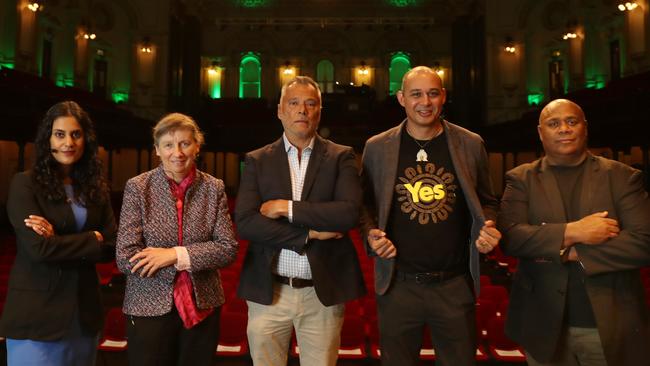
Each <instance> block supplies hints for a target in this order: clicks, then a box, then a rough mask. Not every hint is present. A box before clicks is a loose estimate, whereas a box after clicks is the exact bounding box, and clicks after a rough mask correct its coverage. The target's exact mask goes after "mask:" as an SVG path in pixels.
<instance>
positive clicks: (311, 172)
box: [300, 136, 327, 201]
mask: <svg viewBox="0 0 650 366" xmlns="http://www.w3.org/2000/svg"><path fill="white" fill-rule="evenodd" d="M325 144H326V142H325V141H324V140H323V139H322V138H321V137H320V136H316V137H315V140H314V150H313V151H312V152H311V155H310V156H309V165H307V172H306V173H305V182H304V183H303V185H302V194H301V197H300V200H302V201H305V200H307V197H309V192H310V191H311V188H312V186H313V185H314V182H315V181H316V173H318V168H319V167H320V164H321V162H322V161H323V159H325V156H326V155H327V149H326V147H325Z"/></svg>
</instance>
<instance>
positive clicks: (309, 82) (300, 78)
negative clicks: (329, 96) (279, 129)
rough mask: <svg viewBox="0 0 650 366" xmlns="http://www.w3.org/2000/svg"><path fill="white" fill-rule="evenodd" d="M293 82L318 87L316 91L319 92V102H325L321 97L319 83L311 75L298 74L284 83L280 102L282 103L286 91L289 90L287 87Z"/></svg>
mask: <svg viewBox="0 0 650 366" xmlns="http://www.w3.org/2000/svg"><path fill="white" fill-rule="evenodd" d="M293 84H300V85H311V86H313V87H314V89H316V92H317V93H318V102H319V103H320V104H322V103H323V99H322V98H321V92H320V87H319V86H318V83H317V82H315V81H314V79H312V78H310V77H309V76H296V77H293V78H291V80H289V81H287V82H286V83H285V84H284V85H282V91H281V92H280V103H282V99H283V98H284V93H285V92H286V91H287V88H288V87H290V86H291V85H293Z"/></svg>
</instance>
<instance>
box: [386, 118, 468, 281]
mask: <svg viewBox="0 0 650 366" xmlns="http://www.w3.org/2000/svg"><path fill="white" fill-rule="evenodd" d="M419 144H420V145H422V146H424V148H423V150H424V151H425V152H426V154H427V155H428V161H420V162H418V161H416V156H417V155H418V151H419V150H420V146H419V145H418V144H417V143H416V142H415V140H414V139H413V138H412V137H411V136H410V135H409V134H408V132H407V131H406V129H405V128H403V129H402V140H401V143H400V150H399V163H398V166H397V178H396V181H395V186H394V187H395V188H394V191H393V203H392V207H391V213H390V217H389V220H388V225H387V236H388V238H390V239H391V240H392V241H393V244H394V245H395V247H396V248H397V258H396V260H397V268H398V269H399V270H400V271H404V272H409V273H419V272H432V271H466V270H467V268H468V262H469V244H468V241H469V234H470V224H469V222H470V216H469V211H468V209H467V204H466V202H465V196H464V194H463V191H462V189H461V187H460V184H459V183H458V178H457V176H456V170H455V169H454V165H453V163H452V161H451V155H450V154H449V147H448V143H447V137H446V134H445V133H443V134H441V135H440V136H438V137H436V138H434V139H433V140H430V141H429V142H427V141H419Z"/></svg>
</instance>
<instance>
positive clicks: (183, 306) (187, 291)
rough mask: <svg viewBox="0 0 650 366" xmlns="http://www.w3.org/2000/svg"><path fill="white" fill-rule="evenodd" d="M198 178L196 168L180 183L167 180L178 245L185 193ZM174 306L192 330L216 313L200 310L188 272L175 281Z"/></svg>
mask: <svg viewBox="0 0 650 366" xmlns="http://www.w3.org/2000/svg"><path fill="white" fill-rule="evenodd" d="M194 178H196V167H195V166H194V167H192V169H191V170H190V174H188V175H187V177H185V178H184V179H183V180H182V181H181V182H180V183H176V182H175V181H174V180H173V179H171V178H167V180H168V181H169V187H170V188H171V190H172V194H173V195H174V198H175V199H176V215H177V218H178V245H179V246H183V204H184V202H185V193H186V192H187V189H188V188H189V187H190V186H191V185H192V183H193V182H194ZM174 304H175V305H176V310H177V311H178V315H179V316H180V318H181V320H183V326H184V327H185V328H186V329H190V328H192V327H193V326H195V325H197V324H199V323H200V322H201V321H202V320H203V319H205V318H207V317H208V316H209V315H210V314H212V312H213V311H214V309H213V308H210V309H199V308H198V307H197V306H196V300H195V299H194V288H193V286H192V279H191V278H190V274H189V273H187V271H179V272H178V273H177V275H176V279H175V280H174Z"/></svg>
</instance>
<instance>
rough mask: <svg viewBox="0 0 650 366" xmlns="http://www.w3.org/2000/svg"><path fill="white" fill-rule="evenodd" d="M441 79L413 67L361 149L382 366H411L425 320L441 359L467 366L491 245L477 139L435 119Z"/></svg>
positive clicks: (490, 198)
mask: <svg viewBox="0 0 650 366" xmlns="http://www.w3.org/2000/svg"><path fill="white" fill-rule="evenodd" d="M445 95H446V92H445V89H444V88H443V87H442V80H441V79H440V77H439V76H438V75H437V74H436V73H435V72H434V71H433V70H431V69H430V68H428V67H424V66H419V67H416V68H414V69H412V70H410V71H409V72H407V73H406V74H405V75H404V78H403V80H402V89H401V90H400V91H399V92H398V93H397V98H398V100H399V102H400V104H401V105H402V106H403V107H404V109H405V111H406V115H407V117H406V120H405V121H404V122H402V123H401V124H400V125H399V126H396V127H394V128H391V129H389V130H388V131H385V132H383V133H381V134H379V135H377V136H373V137H372V138H370V139H369V140H368V141H367V143H366V146H365V149H364V153H363V168H362V172H361V177H362V185H363V188H364V205H363V210H362V216H361V220H362V230H363V236H364V238H365V240H366V242H367V245H368V250H369V253H370V255H373V256H375V257H376V259H375V290H376V293H377V306H378V315H379V331H380V336H381V341H380V347H381V359H382V364H383V365H400V366H404V365H417V364H418V362H419V351H420V347H421V343H422V331H423V327H424V325H425V324H428V325H429V327H430V328H431V336H432V337H431V338H432V342H433V346H434V348H435V351H436V357H437V361H436V364H439V365H449V366H451V365H453V366H463V365H473V364H474V354H475V350H476V329H475V315H474V291H476V292H478V290H479V288H478V286H479V277H480V275H479V261H478V256H479V252H482V253H487V252H489V251H490V250H492V248H494V246H496V245H497V244H498V242H499V239H500V237H501V234H500V233H499V232H498V231H497V229H496V226H495V222H494V220H495V219H496V209H497V205H498V204H497V201H496V199H495V198H494V193H493V191H492V186H491V183H490V176H489V172H488V158H487V153H486V151H485V148H484V146H483V140H482V139H481V137H480V136H478V135H477V134H475V133H472V132H470V131H468V130H466V129H464V128H462V127H459V126H457V125H454V124H452V123H449V122H447V121H445V120H443V119H442V118H441V117H440V114H441V111H442V106H443V105H444V103H445Z"/></svg>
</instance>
